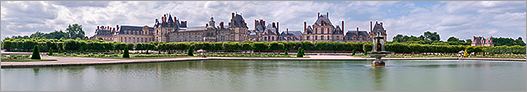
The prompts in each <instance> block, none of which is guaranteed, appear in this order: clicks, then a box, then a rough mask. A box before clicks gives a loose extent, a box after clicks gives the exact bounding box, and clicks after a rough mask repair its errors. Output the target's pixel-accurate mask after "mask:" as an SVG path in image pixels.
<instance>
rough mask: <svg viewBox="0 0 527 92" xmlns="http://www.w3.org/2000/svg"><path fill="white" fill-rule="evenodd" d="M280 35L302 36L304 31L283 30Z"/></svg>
mask: <svg viewBox="0 0 527 92" xmlns="http://www.w3.org/2000/svg"><path fill="white" fill-rule="evenodd" d="M280 35H292V36H302V32H301V31H289V32H287V34H286V32H282V33H281V34H280Z"/></svg>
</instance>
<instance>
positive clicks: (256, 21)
mask: <svg viewBox="0 0 527 92" xmlns="http://www.w3.org/2000/svg"><path fill="white" fill-rule="evenodd" d="M256 26H258V20H256V19H255V20H254V30H256Z"/></svg>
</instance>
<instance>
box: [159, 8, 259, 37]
mask: <svg viewBox="0 0 527 92" xmlns="http://www.w3.org/2000/svg"><path fill="white" fill-rule="evenodd" d="M174 19H175V18H174ZM176 27H177V25H176ZM174 29H175V30H174V31H170V32H168V33H167V34H168V36H167V38H168V39H169V40H168V42H225V41H238V42H241V41H245V40H247V39H248V33H249V32H248V31H249V30H248V27H247V23H245V20H244V19H243V17H242V16H241V15H240V14H235V13H232V17H231V21H230V22H229V25H228V26H227V27H225V26H224V23H223V22H220V24H219V26H216V21H214V18H213V17H211V18H210V20H209V22H208V23H207V24H205V26H201V27H186V22H185V26H184V27H182V26H179V27H178V28H174Z"/></svg>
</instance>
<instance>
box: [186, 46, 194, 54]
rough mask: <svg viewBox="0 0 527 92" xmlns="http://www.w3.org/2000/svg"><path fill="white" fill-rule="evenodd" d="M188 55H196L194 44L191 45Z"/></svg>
mask: <svg viewBox="0 0 527 92" xmlns="http://www.w3.org/2000/svg"><path fill="white" fill-rule="evenodd" d="M187 55H188V56H194V46H190V47H189V48H188V50H187Z"/></svg>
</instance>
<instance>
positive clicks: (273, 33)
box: [248, 19, 280, 41]
mask: <svg viewBox="0 0 527 92" xmlns="http://www.w3.org/2000/svg"><path fill="white" fill-rule="evenodd" d="M249 32H250V33H249V35H248V36H249V40H248V41H280V39H279V38H280V32H279V22H272V23H271V24H268V25H267V26H265V21H264V20H261V19H260V20H255V21H254V30H250V31H249Z"/></svg>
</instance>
